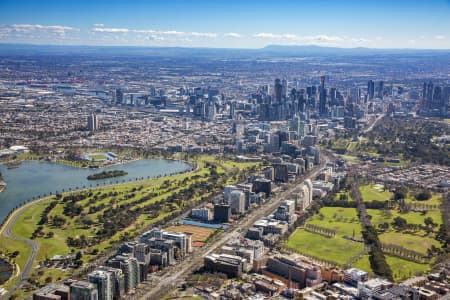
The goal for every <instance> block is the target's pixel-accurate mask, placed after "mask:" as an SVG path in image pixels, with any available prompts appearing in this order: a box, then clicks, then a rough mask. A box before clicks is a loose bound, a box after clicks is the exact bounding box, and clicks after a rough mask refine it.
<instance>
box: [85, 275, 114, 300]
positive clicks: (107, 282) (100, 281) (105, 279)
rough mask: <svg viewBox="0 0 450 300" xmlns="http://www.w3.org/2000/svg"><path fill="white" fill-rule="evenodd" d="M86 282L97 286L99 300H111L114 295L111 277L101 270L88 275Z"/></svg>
mask: <svg viewBox="0 0 450 300" xmlns="http://www.w3.org/2000/svg"><path fill="white" fill-rule="evenodd" d="M88 281H89V282H90V283H93V284H95V285H97V291H98V299H99V300H112V299H113V294H114V283H113V280H112V278H111V275H110V274H109V273H108V272H106V271H102V270H95V271H93V272H91V273H89V274H88Z"/></svg>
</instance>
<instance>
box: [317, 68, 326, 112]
mask: <svg viewBox="0 0 450 300" xmlns="http://www.w3.org/2000/svg"><path fill="white" fill-rule="evenodd" d="M319 114H320V115H321V116H327V115H328V110H327V90H326V89H325V76H320V90H319Z"/></svg>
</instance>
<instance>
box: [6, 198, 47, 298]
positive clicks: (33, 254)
mask: <svg viewBox="0 0 450 300" xmlns="http://www.w3.org/2000/svg"><path fill="white" fill-rule="evenodd" d="M44 199H46V198H43V199H41V200H44ZM41 200H38V201H41ZM34 204H36V201H34V202H32V203H28V204H26V205H24V206H22V207H20V208H19V209H17V210H15V211H14V212H13V213H12V215H11V216H10V217H9V218H8V220H7V221H6V223H5V225H4V226H3V227H2V229H1V230H0V235H4V236H6V237H8V238H12V239H15V240H18V241H22V242H24V243H26V244H27V245H28V246H30V247H31V253H30V256H29V257H28V260H27V262H26V264H25V266H24V268H23V270H21V272H20V278H19V280H18V281H17V283H16V284H15V285H14V286H13V287H12V288H11V289H10V290H9V291H8V293H6V294H5V295H3V296H1V297H0V299H9V297H10V296H11V295H12V294H13V293H14V292H15V291H17V290H18V289H19V288H20V287H21V286H22V285H23V283H24V282H25V281H26V280H27V278H28V276H29V275H30V272H31V269H32V268H33V262H34V259H35V258H36V255H37V253H38V251H39V244H38V243H37V242H35V241H33V240H29V239H26V238H23V237H20V236H16V235H14V234H13V233H12V232H11V228H12V227H13V226H14V224H15V223H16V221H17V219H18V218H19V217H20V216H21V215H22V214H23V213H24V212H25V211H26V210H27V209H28V208H29V207H30V206H31V205H34ZM22 255H23V254H22Z"/></svg>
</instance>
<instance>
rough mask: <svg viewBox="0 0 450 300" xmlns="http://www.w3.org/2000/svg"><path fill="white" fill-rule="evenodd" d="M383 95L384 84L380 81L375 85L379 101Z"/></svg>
mask: <svg viewBox="0 0 450 300" xmlns="http://www.w3.org/2000/svg"><path fill="white" fill-rule="evenodd" d="M383 93H384V82H383V81H380V82H378V85H377V97H378V98H380V99H383Z"/></svg>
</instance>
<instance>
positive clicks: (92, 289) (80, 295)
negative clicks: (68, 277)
mask: <svg viewBox="0 0 450 300" xmlns="http://www.w3.org/2000/svg"><path fill="white" fill-rule="evenodd" d="M70 299H72V300H98V291H97V286H96V285H95V284H93V283H90V282H87V281H75V282H73V283H72V284H71V285H70Z"/></svg>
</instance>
